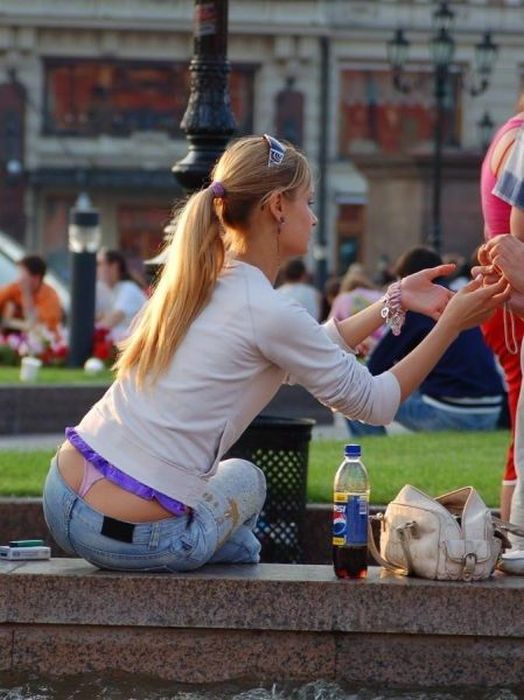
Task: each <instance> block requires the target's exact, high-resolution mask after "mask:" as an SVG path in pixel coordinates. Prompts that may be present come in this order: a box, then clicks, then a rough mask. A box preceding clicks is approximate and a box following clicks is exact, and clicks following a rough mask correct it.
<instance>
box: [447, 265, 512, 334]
mask: <svg viewBox="0 0 524 700" xmlns="http://www.w3.org/2000/svg"><path fill="white" fill-rule="evenodd" d="M510 294H511V287H510V286H509V284H508V281H507V280H506V279H504V278H503V277H501V278H500V279H499V280H498V281H497V282H495V283H493V284H486V283H485V280H484V279H483V278H482V276H481V275H478V276H477V277H475V279H473V280H472V281H471V282H469V284H467V285H466V286H465V287H463V288H462V289H461V290H460V291H459V292H457V293H456V294H454V295H453V298H452V299H450V301H449V303H448V305H447V306H446V309H445V311H444V312H443V314H442V322H446V323H449V324H451V326H452V327H454V329H455V331H457V332H461V331H465V330H467V329H468V328H474V327H475V326H478V325H479V324H480V323H483V322H484V321H486V320H487V319H488V318H489V317H490V316H491V314H492V313H493V311H494V310H495V309H496V308H497V307H498V306H500V305H501V304H503V303H504V302H505V301H507V300H508V299H509V297H510Z"/></svg>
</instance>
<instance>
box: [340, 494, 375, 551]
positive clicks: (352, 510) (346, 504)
mask: <svg viewBox="0 0 524 700" xmlns="http://www.w3.org/2000/svg"><path fill="white" fill-rule="evenodd" d="M334 500H335V502H334V504H333V544H334V545H336V546H339V547H344V546H361V545H366V544H367V541H368V514H369V503H368V499H367V498H366V496H363V495H356V494H349V493H347V494H341V493H337V494H335V499H334Z"/></svg>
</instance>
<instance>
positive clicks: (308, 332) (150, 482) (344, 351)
mask: <svg viewBox="0 0 524 700" xmlns="http://www.w3.org/2000/svg"><path fill="white" fill-rule="evenodd" d="M285 380H286V381H294V382H296V383H299V384H302V385H303V386H304V387H305V388H306V389H308V390H309V391H310V392H311V393H312V394H313V395H314V396H315V397H316V398H317V399H318V400H319V401H321V402H322V403H323V404H325V405H327V406H329V407H330V408H332V409H336V410H337V411H341V412H342V413H343V414H344V415H347V416H349V417H351V418H355V419H362V420H365V421H367V422H369V423H373V424H383V423H388V422H390V421H391V420H392V419H393V417H394V415H395V413H396V411H397V408H398V406H399V403H400V387H399V384H398V382H397V380H396V378H395V376H394V375H393V374H392V373H391V372H384V373H383V374H381V375H378V376H376V377H373V376H372V375H371V374H370V373H369V372H368V370H367V369H366V367H364V366H363V365H361V364H360V363H359V362H358V361H357V360H356V358H355V356H354V354H353V353H352V352H351V350H350V349H349V348H348V347H347V346H346V345H345V344H344V341H343V340H342V338H341V336H340V334H339V332H338V330H337V326H336V323H335V322H334V321H329V322H328V323H326V324H325V325H319V324H318V323H317V322H316V321H315V320H314V319H313V318H312V317H311V316H310V314H309V313H308V312H307V311H306V310H305V309H304V308H303V307H302V306H300V305H299V304H297V303H296V302H293V301H291V300H288V299H286V298H285V297H284V296H282V295H281V294H278V293H277V292H276V290H274V289H273V287H272V286H271V284H270V282H269V280H268V279H267V278H266V276H265V275H264V274H263V273H262V272H261V271H260V270H259V269H258V268H257V267H253V266H252V265H248V264H246V263H242V262H238V261H234V262H233V263H231V265H230V266H229V267H228V268H226V269H225V271H224V273H223V274H222V275H221V276H220V278H219V280H218V282H217V284H216V287H215V289H214V291H213V295H212V298H211V300H210V302H209V303H208V305H207V306H206V307H205V308H204V309H203V311H202V312H201V313H200V314H199V316H198V317H197V318H196V319H195V320H194V321H193V323H192V325H191V327H190V328H189V330H188V332H187V334H186V335H185V337H184V339H183V340H182V343H181V344H180V346H179V347H178V349H177V351H176V353H175V355H174V357H173V359H172V361H171V364H170V366H169V368H168V370H167V371H166V372H165V373H164V374H163V375H161V376H160V378H159V379H158V381H157V382H156V383H155V384H154V385H153V386H152V387H151V388H149V389H146V390H138V389H137V387H136V385H135V382H134V381H133V375H132V374H131V375H130V376H129V377H126V378H125V379H123V380H118V381H115V382H114V383H113V384H112V386H111V387H110V388H109V389H108V391H107V392H106V393H105V395H104V396H103V397H102V398H101V399H100V401H98V403H96V404H95V405H94V406H93V407H92V408H91V409H90V411H89V412H88V413H87V414H86V416H85V417H84V418H83V419H82V421H81V422H80V424H79V425H78V426H77V427H76V430H77V432H78V434H79V435H80V436H81V437H82V438H83V439H84V440H85V442H86V443H87V444H88V445H89V446H90V447H91V448H92V449H94V450H95V451H96V452H98V454H100V455H101V456H102V457H104V458H105V459H106V460H107V461H108V462H110V463H111V464H113V465H114V466H116V467H117V468H118V469H120V470H122V471H123V472H124V473H126V474H128V475H130V476H132V477H133V478H135V479H137V480H138V481H140V482H141V483H143V484H145V485H147V486H149V487H151V488H153V489H156V490H157V491H160V492H161V493H164V494H166V495H167V496H170V497H171V498H175V499H177V500H179V501H181V502H182V503H185V504H186V505H189V506H195V505H196V504H197V503H198V501H199V500H200V499H201V496H202V494H203V493H204V491H205V489H206V478H207V477H209V476H211V475H212V474H213V473H214V472H215V470H216V467H217V465H218V462H219V461H220V459H221V457H222V455H223V454H224V453H225V452H226V451H227V450H228V449H229V448H230V447H231V445H233V444H234V442H235V441H236V440H237V439H238V437H239V436H240V435H241V434H242V433H243V432H244V430H245V429H246V428H247V426H248V425H249V424H250V423H251V421H252V420H253V419H254V418H255V416H257V415H258V414H259V413H260V411H261V410H262V409H263V408H264V407H265V406H266V405H267V403H268V402H269V401H270V400H271V398H272V397H273V396H274V395H275V393H276V392H277V390H278V388H279V386H280V385H281V384H282V382H283V381H285Z"/></svg>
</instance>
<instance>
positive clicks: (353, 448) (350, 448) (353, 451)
mask: <svg viewBox="0 0 524 700" xmlns="http://www.w3.org/2000/svg"><path fill="white" fill-rule="evenodd" d="M361 454H362V450H361V448H360V445H354V444H351V445H345V447H344V457H360V455H361Z"/></svg>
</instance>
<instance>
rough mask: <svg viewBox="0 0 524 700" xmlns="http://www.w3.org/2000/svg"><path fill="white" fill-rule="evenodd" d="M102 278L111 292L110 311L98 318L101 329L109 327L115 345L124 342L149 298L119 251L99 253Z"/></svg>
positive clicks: (99, 268) (99, 273)
mask: <svg viewBox="0 0 524 700" xmlns="http://www.w3.org/2000/svg"><path fill="white" fill-rule="evenodd" d="M97 265H98V268H97V269H98V279H99V281H101V282H102V283H104V284H106V285H107V286H108V287H109V289H110V290H111V302H110V308H109V309H108V310H106V311H105V312H103V313H102V314H101V315H100V316H99V317H98V318H97V326H99V327H102V328H107V329H109V331H110V338H111V340H112V341H113V342H114V343H118V342H120V341H121V340H123V339H124V338H125V337H126V336H127V334H128V332H129V327H130V325H131V321H132V320H133V319H134V317H135V316H136V314H137V313H138V312H139V311H140V309H141V308H142V306H143V304H144V302H145V301H146V298H147V297H146V295H145V293H144V292H143V291H142V289H141V288H140V286H139V285H138V284H137V283H136V282H135V281H134V280H133V279H132V278H131V275H130V274H129V271H128V269H127V263H126V259H125V258H124V256H123V255H122V253H120V252H119V251H117V250H106V249H102V250H100V252H99V253H98V260H97Z"/></svg>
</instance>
